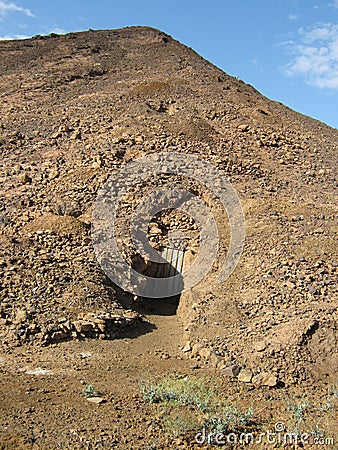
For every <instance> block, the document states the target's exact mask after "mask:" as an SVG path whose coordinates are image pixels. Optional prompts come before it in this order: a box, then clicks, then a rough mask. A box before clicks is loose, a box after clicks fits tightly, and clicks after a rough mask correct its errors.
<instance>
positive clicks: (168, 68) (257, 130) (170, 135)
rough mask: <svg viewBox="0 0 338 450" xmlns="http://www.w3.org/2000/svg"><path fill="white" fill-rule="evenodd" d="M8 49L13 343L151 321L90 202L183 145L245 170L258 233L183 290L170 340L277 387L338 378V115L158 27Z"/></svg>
mask: <svg viewBox="0 0 338 450" xmlns="http://www.w3.org/2000/svg"><path fill="white" fill-rule="evenodd" d="M0 57H1V65H0V97H1V103H0V111H1V113H0V147H1V155H2V156H1V163H2V164H1V177H0V180H1V193H2V197H3V201H2V204H1V217H0V220H1V225H2V227H1V229H0V231H1V235H0V240H1V250H2V255H1V259H0V275H1V279H2V289H1V291H0V295H1V304H0V314H1V318H0V338H1V344H2V348H3V352H5V353H8V354H11V352H12V351H14V352H15V348H16V347H19V348H20V346H24V348H35V346H36V347H37V348H40V347H39V346H40V345H45V346H46V348H48V346H49V345H55V343H57V345H60V346H67V345H70V346H71V345H77V344H76V343H75V344H74V342H73V343H71V340H72V339H74V340H75V341H76V340H77V339H83V338H104V339H107V340H108V341H109V342H110V340H111V339H114V338H115V337H117V336H119V335H120V333H121V332H127V334H128V332H130V333H137V329H138V327H143V326H144V324H142V323H141V322H142V317H141V315H140V314H139V312H140V308H139V307H138V306H137V300H135V301H134V300H133V299H128V298H127V296H126V295H123V293H121V292H120V291H119V290H118V289H117V288H116V287H115V286H114V285H113V284H112V283H110V282H109V280H108V279H107V278H106V276H105V275H104V273H103V271H102V269H101V268H100V266H99V264H98V262H97V261H96V258H95V254H94V251H93V248H92V243H91V234H90V224H91V213H92V208H93V204H94V201H95V199H96V196H97V193H98V191H99V189H100V187H102V185H103V184H104V182H105V181H106V180H107V178H108V177H109V175H110V174H111V173H112V171H114V170H116V169H118V168H121V167H124V166H126V165H127V164H128V162H130V161H133V160H135V159H136V158H138V157H141V156H144V155H147V154H151V153H154V152H159V151H167V152H174V151H175V152H181V153H189V154H193V155H196V156H198V157H200V158H202V159H205V160H207V161H209V162H211V163H213V164H214V165H215V166H216V167H217V168H218V169H219V170H220V171H222V173H224V175H225V176H226V177H227V178H228V179H229V180H230V181H231V183H232V185H233V187H234V188H235V189H236V190H237V192H238V195H239V197H240V200H241V203H242V205H243V210H244V213H245V216H246V227H247V238H246V244H245V247H244V252H243V254H242V258H241V260H240V262H239V264H238V266H237V268H236V270H235V272H234V273H233V275H232V276H231V277H230V278H229V279H228V280H227V281H226V282H225V283H224V284H223V285H218V284H217V283H211V282H210V280H213V278H212V275H211V278H209V279H208V280H207V282H204V283H203V282H202V283H201V284H200V285H198V286H195V287H194V288H193V289H192V291H191V292H190V293H187V294H186V295H185V294H184V295H183V296H182V298H181V302H182V303H181V304H180V306H179V308H178V311H177V314H178V319H179V320H180V321H181V324H182V329H180V333H178V334H177V335H176V337H175V339H174V338H173V339H172V340H169V342H170V345H175V346H176V347H177V345H181V346H182V345H184V343H185V341H189V342H191V347H192V350H193V352H191V349H190V348H189V345H188V351H187V352H186V353H185V354H184V355H183V353H182V356H184V358H186V357H188V358H189V357H190V356H191V357H192V358H197V359H198V360H200V361H201V362H202V363H203V364H205V365H209V366H212V365H214V366H217V365H218V368H219V370H220V371H222V369H225V368H227V367H231V366H238V368H242V369H243V368H246V369H247V371H249V372H250V373H251V375H252V376H257V375H259V374H264V377H265V378H264V377H263V378H264V380H266V379H268V380H270V383H271V385H272V386H271V387H275V385H276V386H282V385H284V386H286V387H288V386H293V385H302V383H305V385H308V386H312V385H313V383H316V384H317V385H318V386H320V388H321V389H324V390H325V388H326V385H327V383H329V382H334V381H335V380H336V367H337V364H338V344H337V342H338V341H337V339H338V336H337V307H338V305H337V265H338V256H337V241H336V239H337V231H338V228H337V198H338V194H337V183H338V181H337V180H338V179H337V150H338V131H337V130H336V129H332V128H330V127H328V126H326V125H324V124H322V123H320V122H318V121H316V120H314V119H311V118H309V117H305V116H303V115H301V114H298V113H296V112H294V111H292V110H291V109H289V108H287V107H285V106H284V105H282V104H280V103H277V102H274V101H271V100H269V99H267V98H265V97H264V96H262V95H261V94H260V93H259V92H257V91H256V90H255V89H254V88H253V87H252V86H249V85H247V84H245V83H243V82H242V81H240V80H237V79H234V78H232V77H230V76H228V75H227V74H225V73H224V72H222V71H221V70H220V69H218V68H216V67H215V66H213V65H212V64H210V63H209V62H207V61H206V60H204V59H203V58H201V57H200V56H199V55H197V54H196V53H195V52H194V51H193V50H191V49H189V48H187V47H185V46H184V45H182V44H180V43H179V42H177V41H175V40H174V39H173V38H171V37H170V36H168V35H166V34H165V33H163V32H160V31H158V30H155V29H152V28H147V27H130V28H125V29H121V30H113V31H92V30H90V31H87V32H83V33H71V34H68V35H65V36H57V35H50V36H36V37H34V38H32V39H27V40H24V41H9V42H0ZM216 216H217V214H216ZM217 217H218V216H217ZM219 227H220V229H221V234H222V228H223V232H224V234H225V235H226V233H227V232H226V226H225V225H223V224H222V222H221V223H220V224H219ZM215 270H216V269H215ZM136 310H137V312H136ZM141 312H142V310H141ZM145 315H146V312H145ZM98 318H99V319H101V322H100V321H99V320H97V319H98ZM95 320H96V322H95ZM143 320H148V319H145V318H144V317H143ZM153 320H154V321H155V326H156V320H158V319H156V317H155V318H154V317H153ZM170 320H172V317H168V321H170ZM160 321H162V322H163V317H162V318H161V319H160ZM150 322H151V320H150ZM162 322H161V323H162ZM99 324H101V325H103V328H102V327H101V328H100V327H99ZM164 326H165V327H166V326H167V325H164ZM135 327H136V328H135ZM165 329H166V330H167V328H165ZM135 330H136V331H135ZM123 336H125V335H123ZM150 341H151V339H150ZM85 342H87V343H88V341H85ZM147 342H148V341H147ZM88 345H94V344H93V343H88ZM163 345H165V344H163ZM53 348H54V347H53ZM60 348H66V347H60ZM69 348H71V347H69ZM191 353H193V355H191ZM167 369H168V368H167V367H166V370H167ZM4 370H5V369H4ZM4 373H6V371H5V372H4ZM250 373H249V374H247V375H248V377H249V378H250V380H249V381H248V383H250V381H251V377H250ZM261 378H262V377H261ZM256 380H257V383H256V385H257V387H259V385H260V382H261V383H262V384H264V382H263V381H264V380H263V381H262V379H261V380H260V379H259V377H258V378H256ZM259 380H260V381H259ZM271 380H272V381H271ZM323 392H324V391H323ZM72 445H75V444H72ZM133 445H134V444H133ZM67 448H68V447H67ZM69 448H70V447H69ZM72 448H77V447H72ZM79 448H81V447H79ZM121 448H127V447H121ZM131 448H132V447H131ZM134 448H138V447H134ZM139 448H142V447H139Z"/></svg>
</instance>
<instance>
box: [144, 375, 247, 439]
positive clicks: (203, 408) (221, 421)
mask: <svg viewBox="0 0 338 450" xmlns="http://www.w3.org/2000/svg"><path fill="white" fill-rule="evenodd" d="M141 390H142V393H143V398H144V399H145V400H146V401H147V402H148V403H152V404H159V405H160V406H161V407H163V408H165V414H164V416H163V420H162V422H163V426H164V428H165V429H166V431H167V432H168V434H170V435H171V436H175V437H177V436H182V435H187V434H191V433H192V432H194V431H195V432H196V431H197V430H199V429H201V428H205V429H207V430H208V432H211V433H221V432H223V433H225V432H228V431H229V430H231V431H244V430H245V429H246V428H248V429H249V428H251V427H252V426H253V425H254V420H253V414H254V411H253V409H252V408H249V409H247V410H246V411H242V410H241V409H240V408H239V407H238V406H233V405H231V404H229V403H228V402H227V400H226V399H225V398H224V396H223V395H222V393H221V392H219V391H218V389H217V387H216V386H215V385H214V384H213V383H210V382H207V380H206V379H205V378H203V377H200V378H198V377H192V378H188V377H185V378H174V377H172V376H169V377H165V378H163V379H162V380H160V381H159V382H157V383H154V382H147V383H143V384H142V385H141Z"/></svg>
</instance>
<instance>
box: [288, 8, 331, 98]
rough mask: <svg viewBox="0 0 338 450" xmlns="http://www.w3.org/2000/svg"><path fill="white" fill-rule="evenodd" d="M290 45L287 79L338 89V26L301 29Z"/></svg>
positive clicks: (320, 25) (317, 25)
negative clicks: (290, 55)
mask: <svg viewBox="0 0 338 450" xmlns="http://www.w3.org/2000/svg"><path fill="white" fill-rule="evenodd" d="M337 3H338V0H337ZM287 45H288V46H289V49H290V50H291V51H292V55H293V56H292V59H291V61H290V62H289V63H288V64H287V66H286V67H285V73H286V74H287V75H288V76H297V75H299V76H303V77H304V78H305V81H306V83H308V84H311V85H314V86H317V87H319V88H329V89H338V25H336V24H332V23H319V24H316V25H314V26H312V27H308V28H300V29H299V30H298V33H297V41H295V40H292V41H289V42H288V43H287Z"/></svg>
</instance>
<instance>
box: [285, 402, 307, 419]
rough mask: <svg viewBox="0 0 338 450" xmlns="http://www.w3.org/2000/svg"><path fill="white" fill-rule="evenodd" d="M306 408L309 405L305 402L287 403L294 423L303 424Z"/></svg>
mask: <svg viewBox="0 0 338 450" xmlns="http://www.w3.org/2000/svg"><path fill="white" fill-rule="evenodd" d="M308 406H309V404H308V402H307V401H305V400H301V401H299V402H289V409H290V411H291V412H292V414H293V418H294V419H295V420H296V422H304V419H305V411H306V409H307V408H308Z"/></svg>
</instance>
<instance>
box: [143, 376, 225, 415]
mask: <svg viewBox="0 0 338 450" xmlns="http://www.w3.org/2000/svg"><path fill="white" fill-rule="evenodd" d="M141 390H142V394H143V398H144V399H145V400H146V401H147V402H149V403H165V404H177V405H180V406H189V407H191V408H196V409H198V410H200V411H206V410H207V409H208V408H209V407H211V406H212V405H213V404H215V403H216V402H217V395H216V393H215V390H214V387H213V386H209V385H207V384H206V382H205V380H204V379H198V378H191V379H190V378H178V379H175V378H173V377H165V378H163V380H161V381H160V382H159V383H158V384H157V385H154V384H153V383H148V384H145V385H142V386H141Z"/></svg>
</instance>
